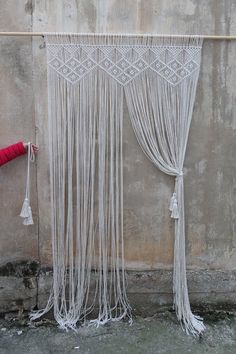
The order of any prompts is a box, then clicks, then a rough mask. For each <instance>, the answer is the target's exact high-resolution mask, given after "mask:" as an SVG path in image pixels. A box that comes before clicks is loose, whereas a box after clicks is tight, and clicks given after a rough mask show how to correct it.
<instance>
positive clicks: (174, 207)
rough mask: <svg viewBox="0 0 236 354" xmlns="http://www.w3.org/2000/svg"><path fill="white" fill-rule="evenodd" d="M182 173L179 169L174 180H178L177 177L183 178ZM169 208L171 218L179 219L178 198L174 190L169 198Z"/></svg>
mask: <svg viewBox="0 0 236 354" xmlns="http://www.w3.org/2000/svg"><path fill="white" fill-rule="evenodd" d="M183 175H184V173H183V171H180V172H179V173H178V174H177V176H176V182H177V181H178V179H179V178H183ZM169 210H170V211H171V218H173V219H179V206H178V199H177V194H176V192H174V193H173V195H172V197H171V199H170V206H169Z"/></svg>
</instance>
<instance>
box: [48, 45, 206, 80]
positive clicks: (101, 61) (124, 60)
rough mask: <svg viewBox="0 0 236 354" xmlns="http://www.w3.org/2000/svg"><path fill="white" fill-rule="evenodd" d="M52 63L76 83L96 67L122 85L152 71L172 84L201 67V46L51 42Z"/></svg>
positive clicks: (63, 75) (52, 65)
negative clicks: (63, 43)
mask: <svg viewBox="0 0 236 354" xmlns="http://www.w3.org/2000/svg"><path fill="white" fill-rule="evenodd" d="M48 55H49V61H48V64H49V66H50V67H51V68H52V69H53V70H55V71H56V72H57V73H58V74H59V75H60V76H62V77H64V78H65V79H66V80H67V81H69V82H70V83H72V84H74V83H77V82H78V81H80V80H81V79H82V78H83V77H85V76H86V75H87V74H88V73H89V72H91V71H93V70H94V69H97V68H99V69H101V70H104V71H105V72H106V73H107V74H108V75H109V76H111V77H112V78H113V79H115V80H116V81H118V82H119V83H120V84H121V85H127V84H128V83H129V82H130V81H131V80H133V79H134V78H136V77H137V76H138V75H139V74H140V73H142V72H143V71H146V70H147V69H148V70H152V71H153V72H155V73H156V74H157V75H159V76H160V77H162V78H163V79H165V80H166V81H167V82H169V83H170V84H171V85H173V86H176V85H178V84H179V83H180V82H181V81H182V80H184V79H185V78H187V77H188V76H189V75H191V74H192V73H193V72H194V71H196V70H198V68H199V63H200V58H201V50H200V48H199V46H196V45H195V46H194V45H193V46H191V47H188V48H183V47H182V46H178V45H176V46H174V45H172V46H163V45H153V46H149V45H133V46H132V47H131V46H130V45H125V46H122V45H85V44H82V45H80V44H78V45H73V44H65V45H63V46H61V45H60V44H53V43H52V44H49V45H48Z"/></svg>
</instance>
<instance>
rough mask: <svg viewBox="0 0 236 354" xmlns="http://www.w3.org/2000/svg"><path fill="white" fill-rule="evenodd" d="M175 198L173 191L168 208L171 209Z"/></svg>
mask: <svg viewBox="0 0 236 354" xmlns="http://www.w3.org/2000/svg"><path fill="white" fill-rule="evenodd" d="M175 200H176V193H175V192H174V193H173V195H172V197H171V199H170V206H169V210H170V211H172V210H173V206H174V202H175Z"/></svg>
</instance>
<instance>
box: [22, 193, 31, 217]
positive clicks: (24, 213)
mask: <svg viewBox="0 0 236 354" xmlns="http://www.w3.org/2000/svg"><path fill="white" fill-rule="evenodd" d="M20 216H21V217H22V218H28V217H29V199H28V198H25V200H24V203H23V205H22V209H21V213H20Z"/></svg>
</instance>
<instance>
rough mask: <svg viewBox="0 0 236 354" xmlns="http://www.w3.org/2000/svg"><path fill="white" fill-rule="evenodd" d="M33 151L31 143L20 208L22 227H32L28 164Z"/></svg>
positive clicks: (32, 156)
mask: <svg viewBox="0 0 236 354" xmlns="http://www.w3.org/2000/svg"><path fill="white" fill-rule="evenodd" d="M34 160H35V156H34V150H33V148H32V145H31V143H30V142H29V143H28V163H27V179H26V191H25V200H24V203H23V205H22V208H21V213H20V216H21V217H22V218H24V221H23V224H24V225H27V226H28V225H33V224H34V221H33V217H32V210H31V207H30V163H31V162H34Z"/></svg>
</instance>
